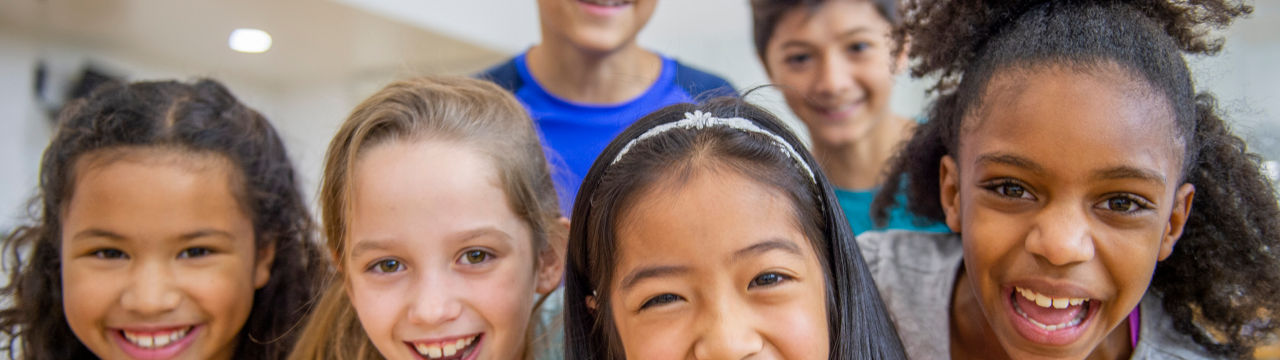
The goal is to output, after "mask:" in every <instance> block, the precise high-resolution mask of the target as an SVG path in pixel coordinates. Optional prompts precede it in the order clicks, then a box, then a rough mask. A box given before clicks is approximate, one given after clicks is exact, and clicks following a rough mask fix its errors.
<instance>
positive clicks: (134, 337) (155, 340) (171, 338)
mask: <svg viewBox="0 0 1280 360" xmlns="http://www.w3.org/2000/svg"><path fill="white" fill-rule="evenodd" d="M192 328H194V326H187V327H183V328H179V329H175V330H168V331H148V332H134V331H129V330H119V331H120V335H122V336H124V339H125V340H127V341H129V343H131V344H133V345H134V346H137V347H140V348H143V349H148V350H151V349H159V348H163V347H166V346H169V344H173V343H177V342H178V341H179V340H182V339H183V338H186V337H187V334H189V333H191V329H192Z"/></svg>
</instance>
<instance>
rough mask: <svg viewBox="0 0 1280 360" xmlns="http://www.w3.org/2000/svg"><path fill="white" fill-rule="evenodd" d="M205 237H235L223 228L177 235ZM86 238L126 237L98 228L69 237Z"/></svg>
mask: <svg viewBox="0 0 1280 360" xmlns="http://www.w3.org/2000/svg"><path fill="white" fill-rule="evenodd" d="M205 237H221V238H224V239H227V240H232V239H235V236H234V235H231V233H229V232H226V231H223V230H216V229H200V230H196V231H192V232H189V233H185V234H182V235H178V240H181V241H191V240H195V239H200V238H205ZM87 238H105V239H107V240H111V241H124V240H125V239H126V237H125V236H124V235H120V234H117V233H114V232H111V231H108V230H103V229H98V228H89V229H85V230H83V231H80V232H78V233H76V234H75V235H74V236H72V237H71V239H72V240H73V241H74V240H81V239H87Z"/></svg>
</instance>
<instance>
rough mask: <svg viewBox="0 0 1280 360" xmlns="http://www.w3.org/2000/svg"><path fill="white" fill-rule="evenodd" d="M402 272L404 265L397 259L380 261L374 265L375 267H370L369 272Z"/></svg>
mask: <svg viewBox="0 0 1280 360" xmlns="http://www.w3.org/2000/svg"><path fill="white" fill-rule="evenodd" d="M400 270H404V263H402V262H400V260H396V259H386V260H382V261H378V262H376V263H373V265H372V266H370V267H369V271H373V272H378V273H387V274H389V273H393V272H397V271H400Z"/></svg>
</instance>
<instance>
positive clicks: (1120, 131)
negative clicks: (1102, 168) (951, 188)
mask: <svg viewBox="0 0 1280 360" xmlns="http://www.w3.org/2000/svg"><path fill="white" fill-rule="evenodd" d="M962 124H963V125H962V128H961V133H960V153H961V157H962V158H966V159H973V156H977V155H978V154H979V153H983V152H991V151H997V152H1002V153H1012V154H1022V155H1024V156H1039V157H1040V158H1043V159H1052V160H1069V161H1068V162H1072V163H1078V164H1086V165H1087V164H1110V165H1117V164H1118V163H1128V162H1137V163H1139V164H1142V165H1144V166H1147V167H1157V168H1159V169H1160V170H1161V171H1163V172H1164V175H1165V177H1166V178H1169V179H1177V178H1178V176H1177V175H1178V172H1179V171H1180V169H1181V167H1180V166H1181V160H1182V159H1181V158H1182V151H1181V150H1182V145H1181V143H1180V142H1179V140H1178V139H1177V136H1176V133H1175V131H1174V128H1175V127H1174V115H1173V111H1172V109H1171V107H1170V106H1169V105H1168V102H1167V101H1166V100H1165V99H1164V97H1163V96H1161V95H1160V93H1159V92H1158V91H1155V90H1154V89H1151V88H1150V86H1148V85H1147V84H1146V83H1145V82H1143V81H1141V80H1137V79H1136V78H1134V77H1132V76H1130V75H1129V74H1127V73H1126V72H1124V71H1122V70H1120V69H1119V68H1118V67H1115V66H1112V67H1110V68H1107V67H1103V68H1101V69H1091V70H1081V69H1073V68H1069V67H1042V68H1035V69H1019V70H1007V71H1003V72H998V73H996V74H995V75H994V76H993V77H992V79H991V82H990V83H989V84H988V86H987V90H986V93H985V94H984V95H983V97H982V103H981V106H980V107H978V108H977V109H976V111H973V112H972V113H971V114H969V115H967V116H966V117H965V119H964V120H963V123H962Z"/></svg>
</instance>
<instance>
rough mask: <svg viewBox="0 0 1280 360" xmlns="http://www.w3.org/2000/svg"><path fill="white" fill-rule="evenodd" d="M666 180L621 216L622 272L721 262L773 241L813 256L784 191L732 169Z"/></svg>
mask: <svg viewBox="0 0 1280 360" xmlns="http://www.w3.org/2000/svg"><path fill="white" fill-rule="evenodd" d="M663 182H664V183H665V184H664V183H659V184H655V186H651V187H649V188H647V189H644V190H641V192H640V193H638V194H637V198H636V199H635V200H633V201H632V202H631V205H630V206H629V207H628V209H627V211H625V212H624V213H622V214H620V218H619V219H618V220H619V221H618V227H617V234H616V237H617V241H618V250H619V257H618V258H619V260H620V262H619V264H620V269H626V268H627V267H629V266H633V265H636V264H637V263H640V262H654V261H659V262H663V261H675V262H680V261H688V262H692V263H699V264H700V263H703V262H710V263H712V264H719V263H720V260H721V259H722V258H723V257H724V256H728V255H730V254H732V253H734V252H736V251H738V250H741V249H742V248H743V247H747V246H750V245H752V244H755V243H757V242H760V241H762V240H771V239H785V240H787V241H790V242H794V243H795V245H797V247H798V248H800V249H804V251H803V253H806V254H812V249H810V245H809V244H808V243H809V242H808V241H806V238H805V237H804V235H803V232H802V231H801V229H800V227H799V226H798V222H797V221H796V219H795V214H794V212H793V210H792V205H791V202H790V200H788V198H787V197H785V196H783V195H782V192H781V191H779V190H776V189H772V188H770V187H768V186H765V185H763V184H760V183H759V182H756V181H753V180H750V179H747V178H745V177H743V176H741V175H738V174H737V173H736V172H734V171H730V170H710V169H700V170H695V171H693V173H692V174H691V175H690V177H689V178H688V179H687V180H684V181H679V180H664V181H663ZM808 256H811V257H815V258H816V255H808ZM624 271H625V270H624ZM616 280H617V279H615V281H616Z"/></svg>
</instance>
